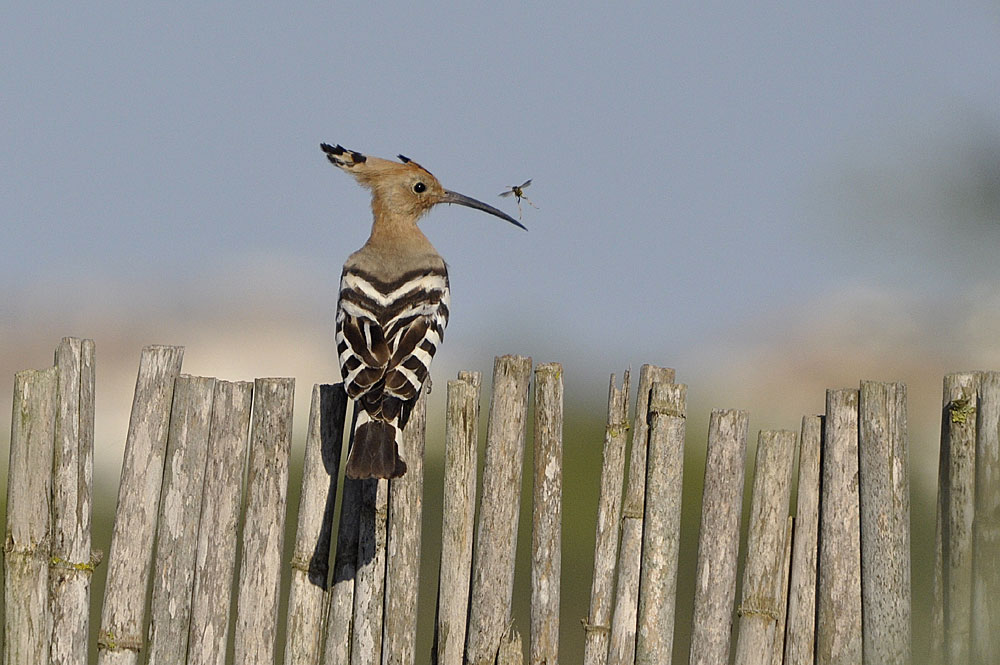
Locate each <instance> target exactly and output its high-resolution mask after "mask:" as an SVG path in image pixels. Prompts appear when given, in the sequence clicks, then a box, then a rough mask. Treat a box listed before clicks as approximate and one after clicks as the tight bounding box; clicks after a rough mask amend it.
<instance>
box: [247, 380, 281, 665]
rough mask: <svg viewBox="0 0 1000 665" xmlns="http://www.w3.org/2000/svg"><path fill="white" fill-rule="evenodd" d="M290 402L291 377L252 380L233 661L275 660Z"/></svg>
mask: <svg viewBox="0 0 1000 665" xmlns="http://www.w3.org/2000/svg"><path fill="white" fill-rule="evenodd" d="M294 398H295V379H257V380H256V381H254V388H253V415H252V425H251V431H250V462H249V470H248V473H247V484H246V486H247V509H246V518H245V520H244V521H245V524H246V525H247V528H244V529H243V558H242V561H241V563H240V580H239V595H238V599H237V607H236V633H235V635H234V645H235V652H234V654H235V655H234V657H233V662H236V663H273V662H274V651H275V638H276V636H277V627H278V596H279V584H280V582H281V564H282V544H283V542H284V535H285V502H286V497H287V492H288V454H289V450H290V448H291V445H292V406H293V401H294Z"/></svg>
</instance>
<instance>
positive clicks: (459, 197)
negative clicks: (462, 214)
mask: <svg viewBox="0 0 1000 665" xmlns="http://www.w3.org/2000/svg"><path fill="white" fill-rule="evenodd" d="M440 202H441V203H457V204H458V205H460V206H466V207H468V208H475V209H476V210H482V211H483V212H488V213H490V214H491V215H496V216H497V217H499V218H500V219H504V220H507V221H508V222H510V223H511V224H513V225H514V226H519V227H521V228H522V229H524V230H525V231H527V230H528V228H527V227H526V226H525V225H524V224H522V223H521V222H519V221H517V220H516V219H514V218H513V217H511V216H510V215H508V214H507V213H505V212H503V211H500V210H497V209H496V208H494V207H493V206H491V205H487V204H485V203H483V202H482V201H477V200H476V199H474V198H472V197H471V196H466V195H465V194H459V193H458V192H453V191H451V190H448V189H446V190H444V198H442V199H441V201H440Z"/></svg>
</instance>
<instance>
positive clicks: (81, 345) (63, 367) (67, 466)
mask: <svg viewBox="0 0 1000 665" xmlns="http://www.w3.org/2000/svg"><path fill="white" fill-rule="evenodd" d="M55 363H56V369H57V372H58V384H59V386H58V394H57V396H56V399H57V410H56V438H55V450H54V459H53V464H52V558H51V560H50V564H49V597H50V599H51V603H50V606H51V609H52V644H51V649H50V653H49V658H50V662H51V663H52V665H87V663H89V662H90V660H89V658H88V653H87V651H88V649H87V647H88V640H89V638H90V580H91V575H92V574H93V572H94V566H95V565H96V564H97V562H98V561H99V560H100V555H99V553H96V552H92V551H91V536H90V526H91V516H92V511H93V484H94V342H93V340H89V339H84V340H80V339H76V338H73V337H65V338H63V340H62V341H61V342H60V344H59V346H58V347H57V348H56V354H55Z"/></svg>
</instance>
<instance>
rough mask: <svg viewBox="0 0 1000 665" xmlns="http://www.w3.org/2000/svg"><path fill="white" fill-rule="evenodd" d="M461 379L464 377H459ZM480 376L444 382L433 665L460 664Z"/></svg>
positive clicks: (466, 605) (473, 508)
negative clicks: (445, 405)
mask: <svg viewBox="0 0 1000 665" xmlns="http://www.w3.org/2000/svg"><path fill="white" fill-rule="evenodd" d="M463 374H464V378H463ZM481 383H482V375H481V374H480V373H479V372H473V373H460V374H459V378H458V379H457V380H455V381H449V382H448V414H447V420H446V421H445V448H444V486H445V488H446V490H445V492H444V500H443V505H442V517H441V565H440V569H439V576H438V601H437V602H438V605H437V625H436V626H435V629H434V649H435V657H436V660H434V661H433V662H437V663H438V665H462V662H463V661H462V659H463V657H464V656H465V627H466V619H467V617H468V615H469V586H470V578H471V575H472V538H473V532H474V528H475V518H476V464H477V459H478V458H477V456H476V450H477V448H478V446H479V393H480V386H481Z"/></svg>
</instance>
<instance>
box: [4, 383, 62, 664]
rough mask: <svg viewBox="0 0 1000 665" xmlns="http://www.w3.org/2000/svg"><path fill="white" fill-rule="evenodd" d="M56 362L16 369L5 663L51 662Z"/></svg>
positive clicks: (6, 552) (6, 562)
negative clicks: (51, 521)
mask: <svg viewBox="0 0 1000 665" xmlns="http://www.w3.org/2000/svg"><path fill="white" fill-rule="evenodd" d="M57 385H58V374H57V370H56V368H55V367H50V368H48V369H44V370H25V371H23V372H18V373H17V374H15V375H14V405H13V411H12V414H11V427H10V466H9V467H8V481H7V535H6V538H5V540H4V582H5V584H4V606H5V610H6V611H5V614H4V635H5V639H4V643H3V661H4V665H22V664H24V665H47V664H48V662H49V640H50V638H51V637H52V634H51V633H52V616H51V614H50V612H49V556H50V554H49V552H50V548H51V546H52V530H51V525H50V522H49V514H50V510H51V495H52V455H53V447H54V442H55V431H56V412H57V410H58V405H57V402H56V389H57Z"/></svg>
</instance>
